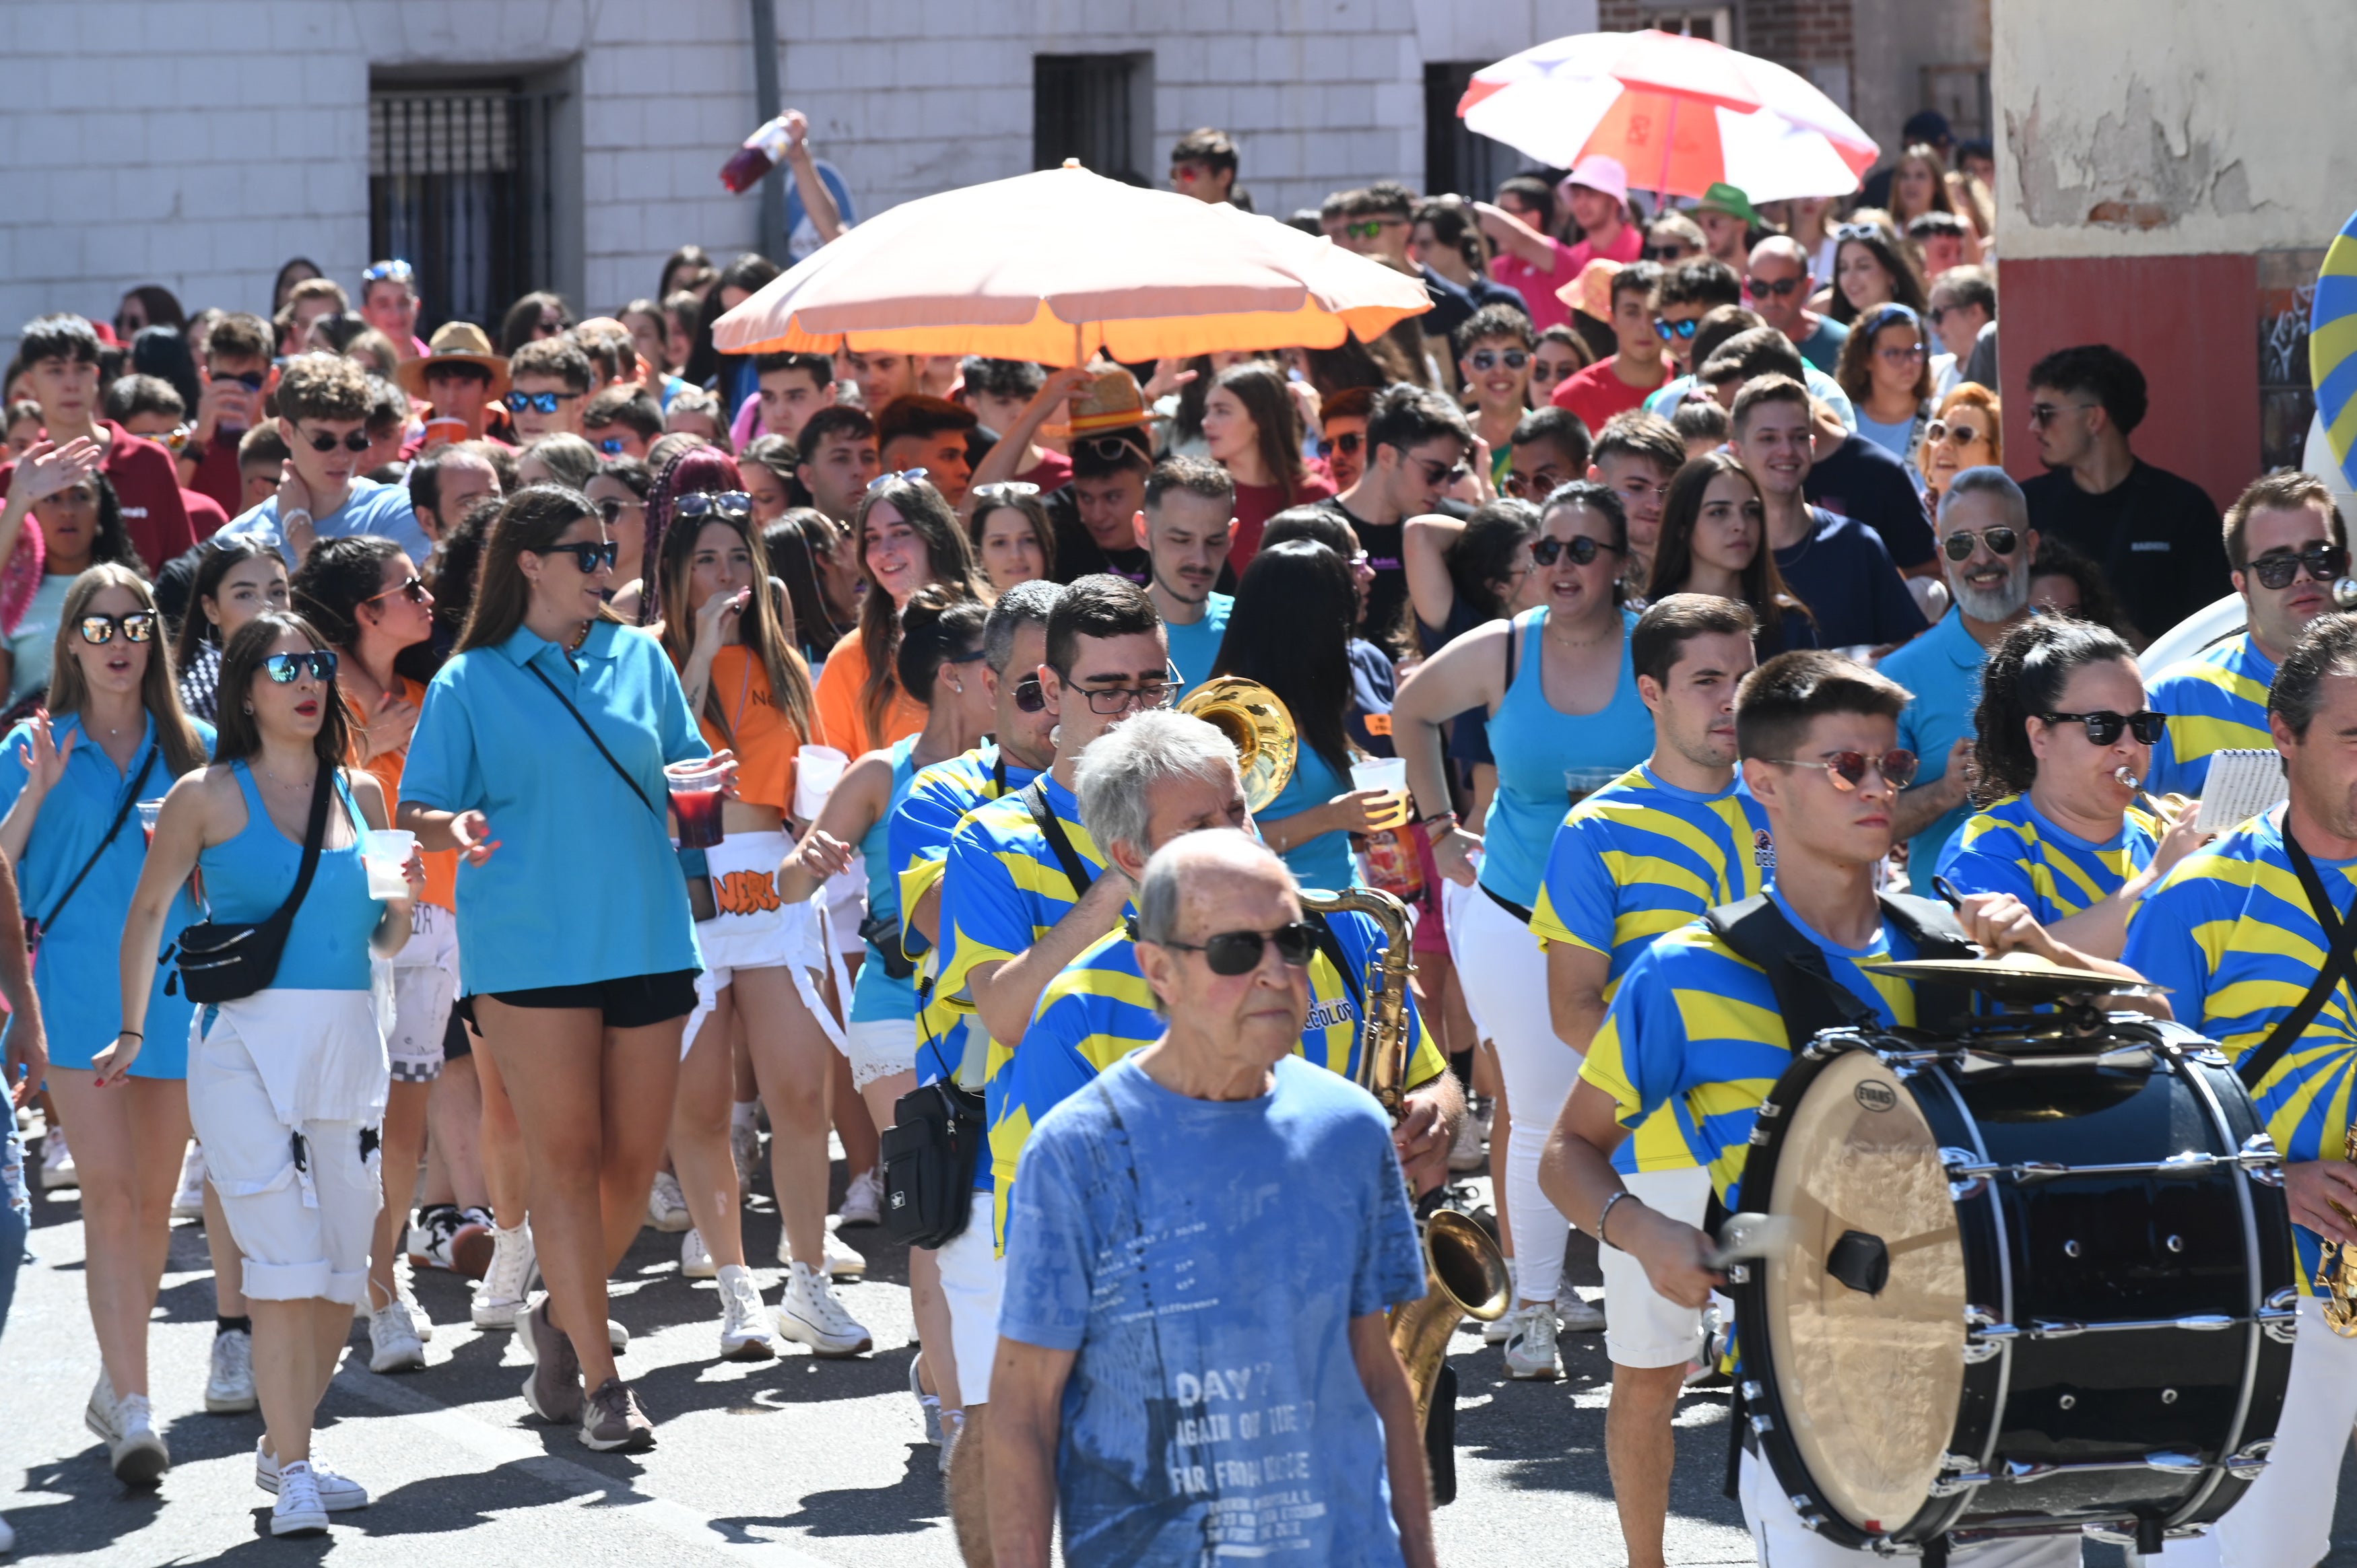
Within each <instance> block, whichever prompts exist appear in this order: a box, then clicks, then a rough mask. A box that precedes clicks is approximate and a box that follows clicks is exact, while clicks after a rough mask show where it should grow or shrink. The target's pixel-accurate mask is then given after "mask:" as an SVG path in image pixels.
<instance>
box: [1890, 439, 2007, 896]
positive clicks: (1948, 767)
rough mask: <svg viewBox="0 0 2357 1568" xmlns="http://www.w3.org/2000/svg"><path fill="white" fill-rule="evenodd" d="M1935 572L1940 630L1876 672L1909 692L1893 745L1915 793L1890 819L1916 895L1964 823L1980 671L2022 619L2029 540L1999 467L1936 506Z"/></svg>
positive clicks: (1966, 475) (1976, 474)
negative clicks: (1915, 769) (1944, 585)
mask: <svg viewBox="0 0 2357 1568" xmlns="http://www.w3.org/2000/svg"><path fill="white" fill-rule="evenodd" d="M1939 532H1940V564H1941V565H1942V567H1943V569H1944V570H1945V572H1946V574H1947V582H1948V595H1949V596H1950V598H1952V599H1953V601H1954V603H1953V605H1952V606H1951V607H1949V610H1948V613H1947V614H1946V615H1945V616H1943V617H1942V618H1941V620H1940V624H1939V625H1937V626H1935V627H1933V628H1932V629H1931V630H1930V631H1927V632H1925V633H1924V634H1923V635H1922V636H1921V637H1919V638H1917V639H1915V640H1914V641H1912V642H1910V643H1909V644H1908V645H1907V646H1906V647H1904V648H1902V649H1900V650H1898V651H1897V652H1895V653H1893V654H1891V655H1889V657H1888V658H1886V659H1884V660H1882V661H1881V663H1879V664H1878V665H1877V666H1876V668H1877V669H1878V670H1879V671H1881V672H1882V673H1883V674H1885V675H1888V676H1889V677H1890V678H1891V679H1892V680H1893V681H1896V682H1899V683H1900V685H1902V686H1904V687H1906V688H1907V689H1908V691H1910V693H1914V700H1913V701H1912V702H1910V703H1908V704H1907V712H1906V713H1905V714H1902V715H1901V716H1900V720H1899V744H1900V745H1901V746H1905V747H1907V748H1908V749H1909V750H1910V751H1912V752H1913V753H1914V754H1915V755H1916V756H1917V757H1921V758H1922V759H1923V762H1922V767H1921V772H1920V775H1919V777H1918V779H1917V780H1916V783H1915V787H1914V788H1913V789H1908V790H1907V791H1906V792H1905V793H1904V794H1902V795H1900V797H1899V801H1898V804H1897V806H1896V807H1895V808H1894V810H1893V812H1892V816H1893V823H1894V832H1895V835H1896V836H1897V837H1900V838H1903V839H1905V840H1907V872H1908V879H1909V881H1910V884H1911V885H1912V886H1915V887H1916V888H1917V889H1918V890H1919V891H1929V890H1930V888H1931V886H1932V870H1933V868H1934V867H1936V866H1937V865H1939V864H1940V853H1941V851H1943V850H1944V849H1946V848H1947V846H1948V840H1949V839H1950V838H1951V837H1953V835H1954V834H1955V832H1957V830H1959V829H1960V828H1962V827H1963V826H1964V823H1965V822H1968V821H1970V820H1971V818H1972V814H1973V806H1972V798H1971V795H1970V794H1969V792H1968V791H1969V788H1970V782H1971V781H1970V779H1968V778H1967V777H1966V775H1967V773H1968V771H1969V767H1968V765H1969V764H1970V762H1971V760H1972V754H1973V735H1974V727H1973V716H1974V714H1975V710H1977V709H1978V708H1979V706H1980V701H1981V671H1982V669H1983V667H1984V666H1986V664H1987V663H1988V655H1989V650H1990V649H1991V648H1994V647H1995V646H1996V640H1997V639H1998V638H2000V637H2003V636H2004V635H2005V634H2006V632H2007V631H2008V630H2009V629H2011V628H2013V627H2015V626H2018V625H2019V624H2020V623H2021V622H2022V621H2025V620H2027V619H2029V614H2030V608H2029V564H2030V563H2031V562H2032V561H2034V560H2035V559H2037V556H2038V531H2037V530H2035V529H2033V528H2031V527H2030V526H2029V509H2028V508H2027V507H2026V506H2025V505H2024V504H2023V502H2022V498H2021V487H2020V486H2018V485H2017V484H2015V483H2014V482H2013V481H2012V480H2011V479H2010V478H2007V477H2006V473H2005V470H2004V469H2002V468H1994V467H1990V468H1967V469H1965V470H1964V472H1963V473H1961V474H1959V475H1957V476H1956V478H1955V481H1954V482H1953V484H1951V485H1950V486H1949V487H1948V493H1947V494H1946V495H1944V496H1943V497H1942V498H1941V499H1940V519H1939Z"/></svg>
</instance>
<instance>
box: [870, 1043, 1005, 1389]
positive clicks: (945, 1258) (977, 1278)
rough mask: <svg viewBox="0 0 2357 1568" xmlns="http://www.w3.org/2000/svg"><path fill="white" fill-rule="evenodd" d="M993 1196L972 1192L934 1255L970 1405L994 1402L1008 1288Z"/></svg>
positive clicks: (961, 1380)
mask: <svg viewBox="0 0 2357 1568" xmlns="http://www.w3.org/2000/svg"><path fill="white" fill-rule="evenodd" d="M854 1027H855V1028H856V1027H857V1026H856V1025H855V1026H854ZM990 1196H991V1195H990V1194H988V1193H986V1192H976V1193H975V1194H974V1208H972V1209H970V1210H969V1211H968V1212H967V1215H966V1221H965V1229H964V1230H961V1231H959V1232H958V1233H957V1235H956V1236H954V1237H952V1239H951V1240H950V1244H949V1245H948V1246H946V1247H943V1248H942V1250H941V1251H938V1252H936V1253H934V1254H933V1260H934V1262H937V1263H939V1264H940V1265H941V1271H942V1295H943V1296H944V1297H945V1298H947V1300H948V1302H949V1308H950V1345H951V1348H952V1354H954V1355H955V1356H956V1358H957V1380H958V1396H959V1397H960V1398H961V1399H963V1400H964V1401H965V1402H966V1403H968V1404H970V1405H974V1404H988V1403H989V1402H990V1365H991V1363H992V1362H993V1361H994V1360H996V1359H997V1357H998V1302H999V1297H1000V1296H1001V1295H1003V1294H1006V1259H1005V1258H1002V1257H1000V1256H999V1255H998V1244H997V1242H996V1240H994V1239H993V1237H992V1230H991V1212H990Z"/></svg>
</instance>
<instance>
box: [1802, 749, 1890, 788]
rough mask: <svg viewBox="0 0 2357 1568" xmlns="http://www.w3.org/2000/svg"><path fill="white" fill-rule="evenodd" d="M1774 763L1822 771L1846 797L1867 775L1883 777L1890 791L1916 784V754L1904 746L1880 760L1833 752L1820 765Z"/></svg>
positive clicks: (1814, 763) (1863, 754)
mask: <svg viewBox="0 0 2357 1568" xmlns="http://www.w3.org/2000/svg"><path fill="white" fill-rule="evenodd" d="M1776 760H1778V761H1781V763H1783V765H1784V766H1785V767H1787V768H1824V770H1825V777H1826V778H1827V779H1831V780H1832V781H1833V786H1834V788H1835V789H1838V790H1840V791H1841V792H1842V793H1843V794H1845V795H1846V794H1848V793H1849V792H1850V791H1852V790H1853V789H1857V787H1858V786H1859V785H1861V784H1863V783H1865V782H1866V776H1867V773H1868V772H1869V771H1872V772H1875V773H1879V774H1880V775H1882V781H1883V782H1884V783H1885V784H1888V785H1889V786H1890V787H1891V788H1892V789H1906V788H1907V786H1909V785H1910V784H1912V783H1914V782H1915V766H1916V764H1915V754H1914V753H1913V752H1911V751H1910V750H1908V749H1907V748H1906V747H1905V746H1896V747H1893V748H1892V749H1891V750H1889V751H1886V752H1884V753H1883V754H1882V755H1881V756H1880V757H1868V756H1867V754H1866V753H1865V752H1862V751H1836V752H1835V753H1834V754H1833V755H1832V756H1831V757H1826V758H1825V759H1824V761H1823V762H1811V761H1809V760H1807V759H1806V758H1803V757H1780V758H1777V759H1776Z"/></svg>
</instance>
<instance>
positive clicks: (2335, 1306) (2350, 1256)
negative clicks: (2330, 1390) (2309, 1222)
mask: <svg viewBox="0 0 2357 1568" xmlns="http://www.w3.org/2000/svg"><path fill="white" fill-rule="evenodd" d="M2341 1158H2342V1159H2344V1160H2349V1161H2352V1162H2357V1126H2352V1127H2351V1128H2350V1129H2349V1132H2348V1133H2347V1135H2346V1136H2344V1137H2343V1138H2342V1139H2341ZM2325 1201H2326V1202H2327V1203H2331V1204H2332V1207H2333V1208H2334V1210H2335V1211H2336V1212H2338V1213H2339V1214H2340V1216H2341V1219H2346V1220H2348V1221H2349V1222H2350V1223H2351V1224H2352V1225H2357V1215H2353V1214H2352V1213H2350V1212H2349V1210H2347V1209H2346V1208H2341V1205H2340V1204H2339V1203H2336V1202H2333V1200H2332V1199H2331V1198H2329V1197H2328V1198H2326V1199H2325ZM2316 1288H2317V1289H2318V1290H2319V1292H2321V1293H2323V1295H2324V1326H2326V1327H2327V1328H2330V1329H2331V1330H2332V1332H2334V1333H2335V1334H2338V1335H2340V1336H2341V1337H2342V1338H2343V1339H2349V1338H2357V1247H2352V1246H2348V1245H2346V1244H2344V1243H2342V1242H2339V1241H2327V1242H2326V1243H2325V1244H2324V1255H2323V1257H2322V1258H2320V1259H2319V1260H2318V1264H2317V1270H2316Z"/></svg>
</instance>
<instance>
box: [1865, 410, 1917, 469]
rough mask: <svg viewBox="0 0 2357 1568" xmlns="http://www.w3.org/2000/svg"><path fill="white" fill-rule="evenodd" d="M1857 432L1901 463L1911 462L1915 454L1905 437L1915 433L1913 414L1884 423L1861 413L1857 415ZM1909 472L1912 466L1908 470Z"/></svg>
mask: <svg viewBox="0 0 2357 1568" xmlns="http://www.w3.org/2000/svg"><path fill="white" fill-rule="evenodd" d="M1857 433H1858V434H1859V435H1862V436H1864V437H1865V438H1866V439H1867V440H1868V441H1871V442H1873V443H1874V444H1875V445H1876V446H1879V447H1881V448H1882V449H1883V450H1884V451H1885V452H1888V453H1889V454H1890V455H1891V456H1894V457H1896V458H1898V459H1899V460H1900V462H1902V463H1907V462H1911V461H1912V460H1913V458H1914V456H1915V454H1914V453H1912V452H1910V451H1909V450H1908V448H1907V438H1908V437H1909V436H1910V435H1914V434H1915V416H1914V415H1913V414H1911V413H1910V414H1909V415H1908V416H1907V417H1906V418H1904V419H1901V420H1899V421H1897V422H1895V423H1893V424H1884V423H1883V422H1882V421H1881V420H1878V419H1876V418H1873V417H1871V416H1870V415H1867V414H1864V413H1861V414H1859V415H1858V416H1857ZM1908 472H1910V474H1911V473H1913V472H1914V470H1913V469H1912V468H1910V469H1909V470H1908Z"/></svg>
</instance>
